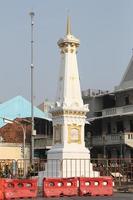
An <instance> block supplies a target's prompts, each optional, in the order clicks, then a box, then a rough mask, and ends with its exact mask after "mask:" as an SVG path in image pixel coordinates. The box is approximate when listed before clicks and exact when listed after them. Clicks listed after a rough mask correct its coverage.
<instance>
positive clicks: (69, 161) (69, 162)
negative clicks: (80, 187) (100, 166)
mask: <svg viewBox="0 0 133 200" xmlns="http://www.w3.org/2000/svg"><path fill="white" fill-rule="evenodd" d="M47 176H48V177H64V178H65V177H98V176H99V173H98V172H96V171H93V167H92V164H91V162H90V151H89V150H88V149H87V148H85V147H83V146H81V145H75V144H73V145H69V148H68V147H63V146H62V145H55V146H53V147H52V149H51V150H49V151H48V154H47Z"/></svg>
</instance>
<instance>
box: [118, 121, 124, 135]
mask: <svg viewBox="0 0 133 200" xmlns="http://www.w3.org/2000/svg"><path fill="white" fill-rule="evenodd" d="M116 126H117V133H119V132H120V131H122V132H124V127H123V121H118V122H116Z"/></svg>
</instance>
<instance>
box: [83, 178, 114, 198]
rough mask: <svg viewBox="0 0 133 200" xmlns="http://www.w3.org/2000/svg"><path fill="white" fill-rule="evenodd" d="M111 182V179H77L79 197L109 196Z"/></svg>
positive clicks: (111, 186) (111, 187) (111, 190)
mask: <svg viewBox="0 0 133 200" xmlns="http://www.w3.org/2000/svg"><path fill="white" fill-rule="evenodd" d="M112 194H113V181H112V178H111V177H97V178H79V195H80V196H84V195H85V196H87V195H88V196H89V195H90V196H111V195H112Z"/></svg>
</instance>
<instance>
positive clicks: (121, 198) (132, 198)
mask: <svg viewBox="0 0 133 200" xmlns="http://www.w3.org/2000/svg"><path fill="white" fill-rule="evenodd" d="M42 199H43V200H44V199H46V200H82V199H83V200H133V193H115V194H113V196H110V197H107V196H104V197H99V196H98V197H91V196H87V197H60V198H44V197H38V198H37V200H42Z"/></svg>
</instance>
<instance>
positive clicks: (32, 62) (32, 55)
mask: <svg viewBox="0 0 133 200" xmlns="http://www.w3.org/2000/svg"><path fill="white" fill-rule="evenodd" d="M29 15H30V17H31V119H32V123H31V160H33V159H34V85H33V83H34V80H33V79H34V49H33V47H34V38H33V32H34V31H33V30H34V16H35V13H34V12H30V13H29Z"/></svg>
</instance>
